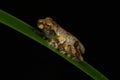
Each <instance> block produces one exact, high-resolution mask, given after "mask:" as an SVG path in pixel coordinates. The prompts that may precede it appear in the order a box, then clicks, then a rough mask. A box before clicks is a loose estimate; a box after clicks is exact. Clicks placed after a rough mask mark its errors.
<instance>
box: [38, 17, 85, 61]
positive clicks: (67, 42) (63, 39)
mask: <svg viewBox="0 0 120 80" xmlns="http://www.w3.org/2000/svg"><path fill="white" fill-rule="evenodd" d="M37 25H38V28H39V29H41V30H42V31H43V33H44V35H45V36H46V38H47V41H48V42H49V44H50V45H52V46H53V47H54V48H56V49H58V50H60V51H61V52H63V53H64V54H66V55H67V56H68V57H71V58H72V59H74V60H76V61H83V57H82V53H84V52H85V48H84V46H83V45H82V43H81V42H80V41H79V40H78V39H77V38H76V37H75V36H73V35H72V34H71V33H69V32H67V31H66V30H64V29H63V28H62V27H60V25H58V24H57V23H56V22H55V21H53V19H52V18H50V17H47V18H45V19H39V20H38V24H37Z"/></svg>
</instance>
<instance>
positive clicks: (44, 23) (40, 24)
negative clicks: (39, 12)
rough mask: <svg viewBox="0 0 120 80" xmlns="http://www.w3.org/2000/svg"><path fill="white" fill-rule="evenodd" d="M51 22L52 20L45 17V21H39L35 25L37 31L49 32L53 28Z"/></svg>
mask: <svg viewBox="0 0 120 80" xmlns="http://www.w3.org/2000/svg"><path fill="white" fill-rule="evenodd" d="M53 22H54V21H53V20H52V18H50V17H47V18H45V19H39V20H38V24H37V25H38V28H39V29H45V30H50V29H51V27H52V26H53Z"/></svg>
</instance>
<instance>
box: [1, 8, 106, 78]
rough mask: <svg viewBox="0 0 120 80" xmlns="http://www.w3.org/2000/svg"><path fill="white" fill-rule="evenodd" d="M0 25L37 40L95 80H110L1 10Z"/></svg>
mask: <svg viewBox="0 0 120 80" xmlns="http://www.w3.org/2000/svg"><path fill="white" fill-rule="evenodd" d="M0 23H2V24H4V25H7V26H8V27H10V28H12V29H14V30H16V31H18V32H20V33H22V34H24V35H26V36H27V37H29V38H31V39H33V40H35V41H36V42H38V43H40V44H41V45H44V46H45V47H47V48H48V49H50V50H52V51H53V52H55V53H56V54H58V55H60V56H61V57H63V58H64V59H66V60H67V61H69V62H70V63H71V64H73V65H74V66H76V67H77V68H78V69H80V70H82V71H83V72H85V73H86V74H87V75H89V76H90V77H92V78H93V79H95V80H108V78H107V77H105V76H104V75H103V74H102V73H100V72H99V71H98V70H96V69H95V68H93V67H92V66H91V65H90V64H88V63H87V62H86V61H82V62H76V61H74V60H72V59H70V58H68V57H66V56H65V55H64V54H61V52H59V51H58V50H56V49H54V48H52V47H51V46H50V45H49V44H48V43H47V42H46V41H45V40H44V39H43V38H42V37H40V36H39V35H38V34H36V33H35V29H34V28H33V27H32V26H30V25H29V24H27V23H25V22H23V21H21V20H20V19H18V18H16V17H14V16H12V15H10V14H8V13H7V12H5V11H3V10H0Z"/></svg>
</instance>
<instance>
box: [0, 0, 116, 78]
mask: <svg viewBox="0 0 120 80" xmlns="http://www.w3.org/2000/svg"><path fill="white" fill-rule="evenodd" d="M0 8H1V9H2V10H4V11H6V12H8V13H10V14H12V15H14V16H16V17H17V18H19V19H21V20H23V21H25V22H27V23H28V24H30V25H32V26H33V27H36V26H37V25H36V24H37V20H38V19H39V18H45V17H52V18H53V19H54V20H55V21H56V22H58V23H59V24H60V25H61V26H63V27H64V28H65V29H66V30H67V31H69V32H71V33H72V34H73V35H75V36H76V37H77V38H78V39H79V40H80V41H81V42H82V43H83V44H84V46H85V48H86V53H85V54H84V55H83V56H84V59H85V60H86V61H87V62H88V63H89V64H91V65H92V66H93V67H95V68H96V69H98V70H99V71H100V72H102V73H103V74H104V75H105V76H107V77H108V78H109V79H112V78H114V79H115V78H116V75H115V74H116V73H115V71H116V70H115V68H116V67H117V64H116V59H117V58H116V57H115V55H116V54H117V51H116V50H117V48H116V46H115V44H117V42H116V35H117V31H116V30H115V26H114V22H113V17H114V16H113V14H112V12H113V11H111V9H112V6H111V5H108V4H107V3H105V2H104V3H100V2H95V4H94V3H93V2H84V3H83V2H75V1H73V2H72V1H69V2H67V1H66V2H64V1H40V0H39V1H35V0H29V1H22V0H1V2H0ZM112 10H113V9H112ZM0 40H1V41H0V42H1V43H0V46H1V47H2V48H1V52H0V53H1V54H3V56H2V57H3V58H4V59H3V61H5V64H6V65H7V66H5V67H7V68H6V69H7V72H8V73H10V74H11V72H9V70H11V68H12V71H14V70H15V71H16V72H15V74H17V73H20V72H22V74H20V75H24V80H29V79H34V80H48V79H52V80H68V79H74V80H92V79H91V78H90V77H89V76H87V75H86V74H85V73H83V72H82V71H80V70H78V69H77V68H76V67H75V66H73V65H72V64H70V63H69V62H67V61H66V60H64V59H63V58H61V57H60V56H58V55H57V54H54V53H53V52H52V51H50V50H49V49H47V48H46V47H44V46H42V45H40V44H38V43H37V42H35V41H33V40H31V39H29V38H28V37H26V36H24V35H22V34H21V33H18V32H17V31H15V30H13V29H11V28H9V27H7V26H5V25H3V24H0ZM8 52H9V53H8ZM9 64H10V65H9ZM13 77H14V76H13ZM42 78H43V79H42Z"/></svg>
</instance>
